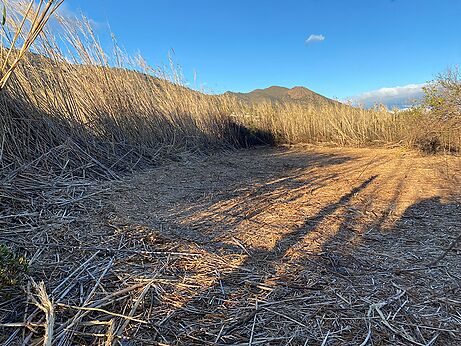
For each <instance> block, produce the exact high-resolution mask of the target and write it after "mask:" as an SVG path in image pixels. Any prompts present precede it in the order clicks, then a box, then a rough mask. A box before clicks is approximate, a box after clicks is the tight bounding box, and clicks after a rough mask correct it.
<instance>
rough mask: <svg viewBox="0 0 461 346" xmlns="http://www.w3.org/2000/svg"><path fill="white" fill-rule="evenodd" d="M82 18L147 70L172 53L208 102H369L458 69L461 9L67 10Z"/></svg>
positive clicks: (110, 2)
mask: <svg viewBox="0 0 461 346" xmlns="http://www.w3.org/2000/svg"><path fill="white" fill-rule="evenodd" d="M79 10H81V11H82V12H84V13H85V14H86V15H88V16H89V17H90V18H92V19H93V20H94V21H95V22H96V23H98V31H99V33H100V35H101V36H104V32H106V31H107V29H106V23H109V24H110V27H111V29H112V31H113V32H114V33H115V35H116V36H117V38H118V41H119V42H120V44H121V45H122V46H124V47H125V48H126V50H127V51H128V52H129V53H135V52H137V51H140V52H141V54H142V55H143V56H144V57H145V58H146V60H147V61H148V62H149V63H150V64H152V65H157V64H159V63H162V62H166V61H167V59H168V58H167V57H168V53H169V52H170V51H171V50H172V49H173V50H174V57H175V61H176V62H177V63H178V64H180V65H181V66H182V69H183V73H184V75H185V77H186V78H187V79H188V80H189V81H190V82H191V86H195V87H200V86H204V87H205V88H206V89H207V90H210V91H214V92H224V91H226V90H232V91H242V92H247V91H250V90H253V89H256V88H263V87H267V86H270V85H280V86H286V87H293V86H297V85H302V86H306V87H308V88H310V89H312V90H314V91H316V92H319V93H321V94H323V95H325V96H328V97H332V98H339V99H345V98H348V97H352V96H355V97H357V95H360V96H358V97H359V98H360V97H361V98H362V100H363V101H364V102H368V101H367V97H368V98H370V97H371V98H379V97H381V96H383V95H384V96H385V97H387V96H388V95H391V96H392V95H394V96H395V95H397V96H399V95H400V94H402V95H403V94H405V93H408V92H410V94H411V93H412V92H413V93H415V90H417V89H418V88H419V87H420V85H421V84H422V83H425V82H426V81H428V80H430V79H432V78H433V77H434V76H435V75H436V74H437V73H439V72H443V71H444V70H445V69H446V68H447V67H449V66H453V65H457V64H459V63H460V62H461V25H459V20H460V18H461V1H460V0H335V1H333V0H305V1H302V0H298V1H293V0H283V1H281V0H279V1H275V0H264V1H263V0H258V1H251V0H245V1H242V0H232V1H224V0H196V1H188V0H182V1H181V0H163V1H161V0H148V1H147V0H130V1H121V0H98V1H95V0H66V6H65V8H64V11H66V12H68V13H76V12H78V11H79ZM309 37H310V38H311V39H310V40H309ZM195 72H196V74H197V82H196V83H195V85H194V77H193V76H194V73H195ZM395 87H400V88H397V89H396V88H395ZM381 88H386V89H381ZM364 93H366V94H364ZM386 95H387V96H386ZM405 95H406V94H405Z"/></svg>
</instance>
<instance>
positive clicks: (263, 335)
mask: <svg viewBox="0 0 461 346" xmlns="http://www.w3.org/2000/svg"><path fill="white" fill-rule="evenodd" d="M32 3H33V2H31V4H32ZM40 3H41V4H42V5H43V7H42V8H41V10H40V11H36V12H34V9H35V10H36V9H37V8H36V7H34V6H32V5H31V7H28V6H29V2H28V1H22V0H21V1H17V2H14V6H16V7H15V8H14V9H13V8H11V9H9V13H12V14H11V15H10V16H8V18H7V23H6V29H5V30H4V32H3V39H4V41H3V42H4V45H3V46H2V51H1V61H2V69H1V77H2V79H1V85H3V88H2V90H1V92H0V112H1V116H0V142H1V145H0V164H1V173H0V207H1V209H0V297H1V299H0V343H1V344H2V345H229V344H231V345H322V346H324V345H345V344H347V345H363V346H365V345H390V344H392V345H408V344H413V345H457V344H460V343H461V318H460V315H459V305H460V301H459V294H460V282H461V272H460V266H459V262H460V248H459V246H460V237H459V231H460V224H461V220H460V215H461V212H460V198H461V191H460V189H459V186H460V183H461V180H460V179H461V174H460V173H461V171H460V170H461V161H460V158H459V152H460V148H461V129H460V122H459V117H458V118H457V117H453V118H450V119H442V120H441V118H440V117H435V116H432V115H431V114H430V113H429V112H426V111H425V110H422V109H421V107H420V108H415V109H413V110H409V111H405V112H396V111H389V110H387V109H385V108H383V107H376V108H374V109H367V110H366V109H362V108H359V107H352V106H350V105H343V104H339V103H327V104H325V105H315V106H313V105H305V104H304V105H303V104H296V103H268V102H263V103H258V104H248V103H243V102H241V101H239V100H238V99H236V98H235V97H232V96H230V95H211V94H206V93H203V92H200V91H196V90H192V89H189V88H187V87H186V84H185V83H184V81H183V80H182V77H181V75H180V73H179V72H177V69H176V67H175V65H174V63H173V62H171V66H167V67H162V68H153V67H150V66H149V65H148V64H147V63H146V62H145V61H144V60H143V59H142V58H141V57H134V58H133V57H129V56H127V55H126V54H124V53H123V51H122V50H121V49H120V48H119V47H118V45H117V43H116V42H114V52H113V53H110V54H109V53H107V52H106V51H105V50H104V49H103V48H102V47H101V45H100V44H99V43H98V39H97V38H96V35H95V33H94V32H93V30H92V28H91V25H90V24H89V21H88V20H87V19H85V18H82V19H80V20H77V19H76V20H69V19H66V18H61V17H59V15H58V14H57V13H53V5H52V2H50V1H42V2H40ZM47 4H48V5H47ZM57 4H59V2H54V6H56V5H57ZM46 6H49V7H46ZM47 11H48V12H47ZM24 14H26V16H25V17H24V18H26V19H25V20H24V23H28V24H27V25H22V24H21V23H23V21H22V18H23V17H22V16H21V15H24ZM48 15H49V16H50V17H49V18H50V20H49V22H48V23H47V21H48V17H47V16H48ZM45 24H49V25H48V26H45ZM7 30H10V33H11V35H7V34H6V32H7ZM14 33H18V34H17V35H14ZM11 37H17V42H16V40H15V39H13V42H11ZM8 40H9V41H8ZM5 42H7V43H5ZM11 46H13V47H14V48H11Z"/></svg>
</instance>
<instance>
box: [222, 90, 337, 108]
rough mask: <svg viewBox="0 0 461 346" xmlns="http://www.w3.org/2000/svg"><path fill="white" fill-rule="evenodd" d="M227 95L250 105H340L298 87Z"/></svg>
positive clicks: (227, 93) (228, 93)
mask: <svg viewBox="0 0 461 346" xmlns="http://www.w3.org/2000/svg"><path fill="white" fill-rule="evenodd" d="M226 95H231V96H234V97H236V98H237V99H239V100H241V101H243V102H248V103H260V102H282V103H283V102H293V103H302V104H310V105H313V106H319V105H325V104H330V105H334V104H338V103H339V102H338V101H335V100H332V99H329V98H328V97H325V96H322V95H320V94H317V93H316V92H313V91H312V90H309V89H307V88H305V87H301V86H297V87H294V88H292V89H289V88H284V87H280V86H271V87H269V88H266V89H256V90H253V91H250V92H249V93H236V92H231V91H228V92H226Z"/></svg>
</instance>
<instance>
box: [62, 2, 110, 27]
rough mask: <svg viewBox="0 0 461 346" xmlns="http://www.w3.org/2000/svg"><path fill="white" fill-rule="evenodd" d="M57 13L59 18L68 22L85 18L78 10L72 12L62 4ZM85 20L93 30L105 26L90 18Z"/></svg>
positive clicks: (66, 5) (65, 4)
mask: <svg viewBox="0 0 461 346" xmlns="http://www.w3.org/2000/svg"><path fill="white" fill-rule="evenodd" d="M57 12H58V14H59V15H60V16H62V17H64V18H66V19H67V20H69V21H78V20H80V19H81V18H82V16H86V15H85V14H84V13H83V12H82V11H81V10H80V9H78V10H76V11H74V10H72V9H71V8H70V7H69V6H68V4H67V3H63V4H62V5H61V6H59V9H58V11H57ZM87 20H88V22H89V23H90V24H91V26H92V27H93V29H101V28H103V27H106V26H107V24H106V23H103V22H98V21H95V20H94V19H92V18H88V17H87Z"/></svg>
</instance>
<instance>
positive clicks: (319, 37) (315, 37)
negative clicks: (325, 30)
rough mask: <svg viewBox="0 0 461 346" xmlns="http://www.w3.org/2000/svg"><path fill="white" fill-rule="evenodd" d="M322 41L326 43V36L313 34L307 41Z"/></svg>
mask: <svg viewBox="0 0 461 346" xmlns="http://www.w3.org/2000/svg"><path fill="white" fill-rule="evenodd" d="M321 41H325V36H323V35H315V34H312V35H310V36H309V38H308V39H307V40H306V43H312V42H321Z"/></svg>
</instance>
